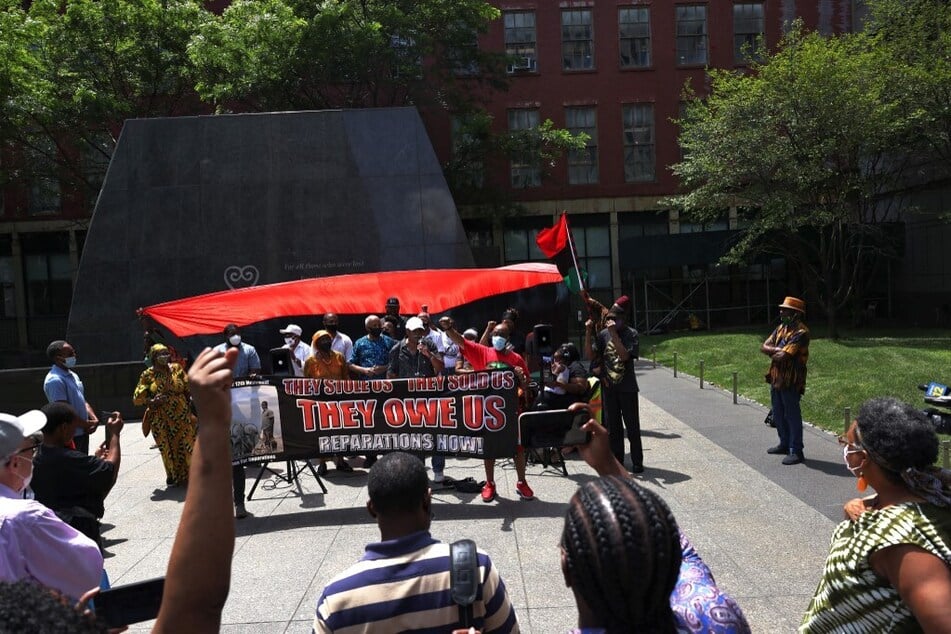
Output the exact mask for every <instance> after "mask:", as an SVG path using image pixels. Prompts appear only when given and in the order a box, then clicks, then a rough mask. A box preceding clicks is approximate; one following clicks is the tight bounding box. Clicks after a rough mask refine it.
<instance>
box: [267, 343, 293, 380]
mask: <svg viewBox="0 0 951 634" xmlns="http://www.w3.org/2000/svg"><path fill="white" fill-rule="evenodd" d="M271 374H273V375H274V376H294V369H293V367H292V366H291V351H290V350H289V349H288V348H273V349H272V350H271Z"/></svg>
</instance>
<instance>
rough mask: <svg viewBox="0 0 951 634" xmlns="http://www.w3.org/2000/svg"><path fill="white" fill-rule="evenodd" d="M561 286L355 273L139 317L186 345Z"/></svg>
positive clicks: (461, 274)
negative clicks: (231, 328)
mask: <svg viewBox="0 0 951 634" xmlns="http://www.w3.org/2000/svg"><path fill="white" fill-rule="evenodd" d="M561 281H562V275H561V274H560V273H559V272H558V270H557V267H555V266H554V265H552V264H547V263H526V264H514V265H510V266H503V267H499V268H496V269H429V270H420V271H387V272H381V273H357V274H353V275H337V276H334V277H319V278H314V279H308V280H297V281H293V282H281V283H279V284H267V285H264V286H252V287H250V288H242V289H237V290H231V291H220V292H217V293H208V294H207V295H198V296H196V297H189V298H186V299H180V300H175V301H171V302H165V303H162V304H155V305H153V306H149V307H147V308H143V309H142V311H141V312H142V313H144V314H146V315H148V316H149V317H151V318H152V319H154V320H155V321H157V322H158V323H160V324H162V325H163V326H165V327H166V328H168V329H169V330H170V331H172V333H174V334H175V335H176V336H178V337H188V336H190V335H203V334H217V333H220V332H221V331H222V330H224V327H225V326H227V325H228V324H231V323H233V324H235V325H237V326H247V325H250V324H254V323H257V322H260V321H264V320H267V319H277V318H280V317H292V316H298V315H320V314H323V313H327V312H335V313H338V314H344V315H360V314H367V313H374V312H381V311H383V308H384V306H385V305H386V300H387V298H388V297H398V298H399V300H400V309H401V310H402V311H403V312H407V313H417V312H419V311H420V310H421V309H422V306H423V305H424V304H425V305H428V307H429V312H431V313H441V312H444V311H447V310H449V309H451V308H455V307H456V306H462V305H463V304H468V303H469V302H474V301H476V300H478V299H482V298H484V297H490V296H492V295H500V294H502V293H511V292H513V291H518V290H522V289H524V288H530V287H532V286H538V285H541V284H555V283H557V282H561Z"/></svg>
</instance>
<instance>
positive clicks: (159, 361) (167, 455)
mask: <svg viewBox="0 0 951 634" xmlns="http://www.w3.org/2000/svg"><path fill="white" fill-rule="evenodd" d="M149 357H150V358H151V359H152V367H151V368H148V369H147V370H145V371H144V372H143V373H142V375H141V376H140V377H139V384H138V385H136V387H135V392H134V393H133V395H132V402H133V403H135V404H136V405H139V406H141V405H145V406H147V408H148V409H147V410H146V412H145V417H144V418H145V419H146V420H148V422H149V426H150V427H151V431H152V437H153V438H154V439H155V444H157V445H158V447H159V451H160V452H161V453H162V464H163V465H164V466H165V475H166V476H167V477H166V480H165V483H166V484H168V485H171V486H183V485H185V484H187V483H188V467H189V465H190V464H191V456H192V447H193V446H194V444H195V435H196V428H195V424H194V422H193V418H192V415H191V408H190V407H189V396H188V376H187V375H186V374H185V371H184V370H183V369H182V366H180V365H179V364H177V363H170V362H169V359H170V357H171V354H170V352H169V350H168V348H167V347H166V346H164V345H162V344H155V345H154V346H152V347H151V348H149Z"/></svg>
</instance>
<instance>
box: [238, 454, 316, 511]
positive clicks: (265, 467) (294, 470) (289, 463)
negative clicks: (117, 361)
mask: <svg viewBox="0 0 951 634" xmlns="http://www.w3.org/2000/svg"><path fill="white" fill-rule="evenodd" d="M298 462H303V463H304V464H303V466H301V465H299V464H298ZM272 464H273V462H265V463H263V464H262V465H261V469H260V471H258V477H256V478H255V479H254V484H253V485H251V491H249V492H248V501H250V500H251V496H252V495H254V491H255V489H257V488H258V483H259V482H261V477H262V476H263V475H264V472H265V471H269V472H270V473H271V475H273V476H275V477H276V478H279V479H280V480H282V481H284V482H287V483H288V484H297V487H298V488H300V474H302V473H303V472H304V469H305V468H307V469H309V470H310V473H311V475H313V476H314V480H316V481H317V485H318V486H319V487H320V490H321V491H323V492H324V494H325V495H326V493H327V487H326V486H324V481H323V480H321V479H320V476H319V475H317V470H316V469H314V465H312V464H310V460H309V459H306V458H302V459H300V460H299V461H298V460H285V461H284V464H285V465H286V467H285V472H284V473H280V472H278V471H275V470H274V469H272V468H271V465H272Z"/></svg>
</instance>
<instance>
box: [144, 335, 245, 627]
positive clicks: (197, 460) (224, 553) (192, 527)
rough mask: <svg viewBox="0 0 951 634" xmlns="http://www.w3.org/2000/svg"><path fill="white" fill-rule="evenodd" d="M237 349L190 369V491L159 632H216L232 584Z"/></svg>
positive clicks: (209, 355) (207, 355) (207, 352)
mask: <svg viewBox="0 0 951 634" xmlns="http://www.w3.org/2000/svg"><path fill="white" fill-rule="evenodd" d="M237 355H238V350H237V349H236V348H232V349H229V350H228V351H227V352H224V353H222V352H216V351H213V350H212V349H210V348H205V349H204V350H203V351H202V352H201V354H199V355H198V358H197V359H195V362H194V363H193V364H192V368H191V370H190V371H189V373H188V378H189V384H190V387H191V393H192V397H193V398H194V400H195V405H196V407H197V408H198V419H199V425H198V440H197V441H196V443H195V448H194V451H193V452H192V464H191V470H190V471H189V486H188V494H187V495H186V496H185V508H184V510H183V511H182V519H181V521H180V522H179V524H178V532H177V533H176V535H175V542H174V544H173V546H172V554H171V557H170V558H169V562H168V571H167V573H166V577H165V595H164V596H163V597H162V607H161V609H160V610H159V615H158V620H156V622H155V627H154V628H153V629H152V631H153V632H217V631H218V629H219V628H220V627H221V611H222V609H223V608H224V605H225V601H226V600H227V598H228V589H229V587H230V585H231V558H232V554H233V553H234V522H233V521H231V513H232V508H231V440H230V426H231V382H232V379H233V376H232V369H233V368H234V364H235V361H236V360H237Z"/></svg>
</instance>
